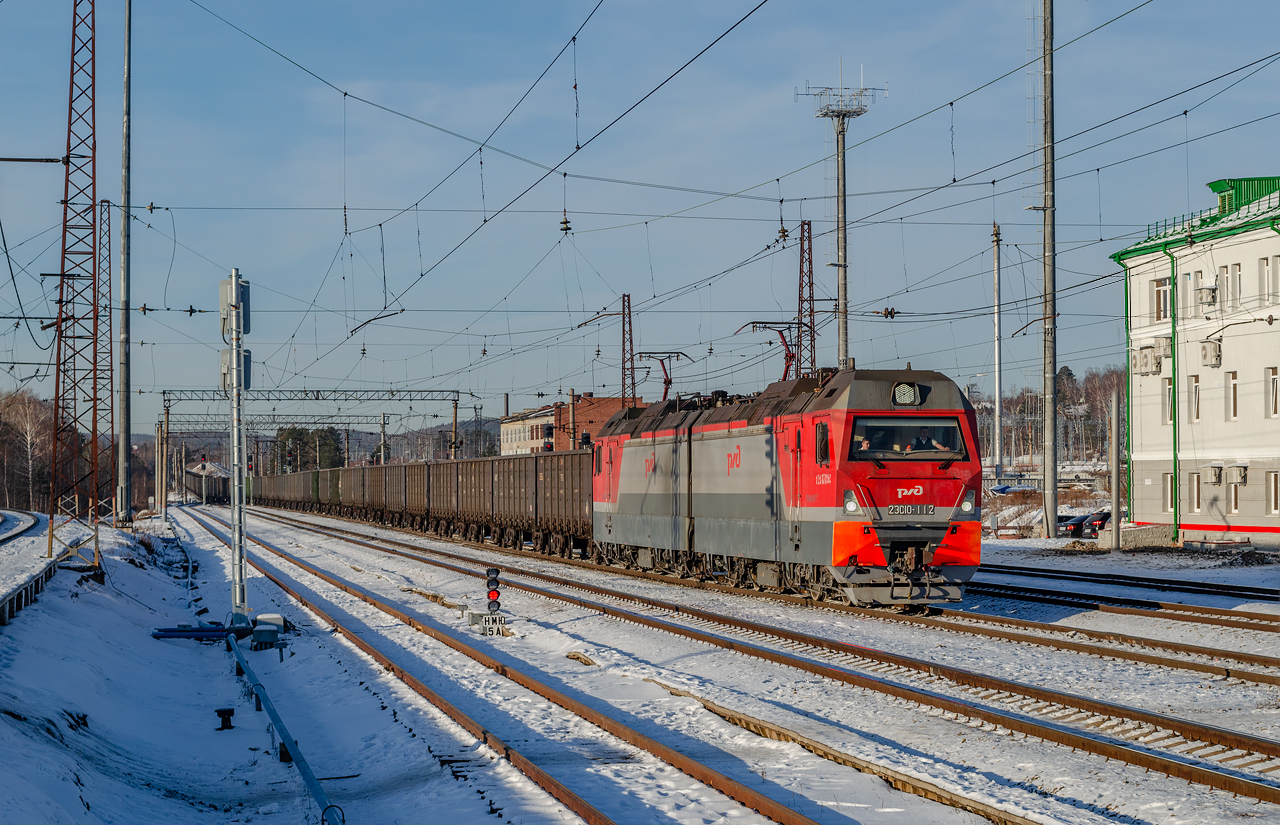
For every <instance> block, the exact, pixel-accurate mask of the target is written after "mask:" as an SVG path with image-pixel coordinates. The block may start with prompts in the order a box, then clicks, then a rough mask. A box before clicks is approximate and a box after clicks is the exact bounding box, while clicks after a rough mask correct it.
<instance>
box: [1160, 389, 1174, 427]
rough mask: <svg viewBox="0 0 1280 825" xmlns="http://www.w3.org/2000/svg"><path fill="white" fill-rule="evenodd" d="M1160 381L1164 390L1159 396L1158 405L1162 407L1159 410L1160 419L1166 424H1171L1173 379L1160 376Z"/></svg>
mask: <svg viewBox="0 0 1280 825" xmlns="http://www.w3.org/2000/svg"><path fill="white" fill-rule="evenodd" d="M1160 383H1161V384H1162V385H1163V387H1164V392H1163V394H1162V396H1161V402H1160V406H1161V407H1162V409H1161V410H1160V414H1161V420H1162V421H1163V422H1164V423H1166V424H1172V423H1173V379H1172V378H1161V379H1160Z"/></svg>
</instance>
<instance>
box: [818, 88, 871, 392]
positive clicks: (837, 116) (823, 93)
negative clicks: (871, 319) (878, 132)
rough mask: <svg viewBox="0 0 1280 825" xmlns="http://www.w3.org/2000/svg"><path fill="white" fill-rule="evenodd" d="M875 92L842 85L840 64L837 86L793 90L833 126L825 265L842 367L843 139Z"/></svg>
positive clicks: (845, 272) (845, 287)
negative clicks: (830, 232) (830, 242)
mask: <svg viewBox="0 0 1280 825" xmlns="http://www.w3.org/2000/svg"><path fill="white" fill-rule="evenodd" d="M877 91H885V90H883V89H868V88H865V87H861V86H860V87H859V88H857V89H850V88H845V86H844V64H843V63H842V64H841V68H840V85H839V86H835V87H831V86H824V87H816V86H815V87H812V88H810V86H809V84H808V83H806V84H805V89H804V92H800V91H799V90H797V91H796V96H797V97H798V96H799V95H801V94H804V95H808V96H812V97H814V98H815V103H816V104H817V107H818V108H817V111H816V112H815V113H814V116H815V117H829V118H831V121H832V123H833V124H834V125H835V129H836V262H835V263H834V264H827V266H834V267H835V268H836V269H837V271H838V273H839V281H838V289H837V290H836V332H837V338H836V340H837V345H836V366H837V367H838V368H839V369H842V370H843V369H848V366H849V364H848V362H849V245H848V231H847V229H848V227H847V221H846V216H845V172H844V169H845V164H844V152H845V147H844V138H845V132H846V131H847V130H848V128H849V120H850V119H851V118H855V117H861V116H862V115H865V114H866V113H867V108H868V106H869V104H870V103H871V101H873V100H875V93H876V92H877ZM886 95H887V92H886Z"/></svg>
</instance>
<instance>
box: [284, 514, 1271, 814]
mask: <svg viewBox="0 0 1280 825" xmlns="http://www.w3.org/2000/svg"><path fill="white" fill-rule="evenodd" d="M303 529H308V530H309V531H310V532H314V533H319V534H321V535H324V534H325V532H326V531H324V530H322V529H318V528H314V527H311V528H303ZM329 535H330V536H332V537H333V538H338V539H340V540H342V541H347V542H349V543H352V544H356V545H359V546H363V547H367V548H369V549H372V550H377V551H379V552H383V553H388V554H390V555H395V556H400V557H403V558H407V559H412V560H414V561H418V562H421V563H427V564H431V565H433V566H437V567H441V568H443V569H449V570H451V571H452V572H456V573H460V574H463V575H468V576H472V577H476V578H483V577H484V574H482V573H480V572H476V571H472V570H468V569H465V568H460V567H457V566H455V565H451V564H447V563H445V562H438V561H433V560H430V559H425V558H422V557H421V556H420V555H417V554H410V553H404V552H401V551H398V550H394V549H391V548H385V547H378V546H376V545H374V544H371V543H369V542H365V541H361V540H358V539H353V538H349V537H343V536H338V535H336V534H329ZM259 543H261V542H259ZM264 546H265V545H264ZM273 552H279V551H273ZM418 552H419V553H422V552H432V553H437V552H439V551H427V550H422V549H419V550H418ZM449 555H452V554H449ZM466 561H467V562H469V563H472V564H474V563H475V561H476V560H474V559H467V560H466ZM295 563H298V562H295ZM508 572H511V571H510V570H508ZM521 573H522V574H523V575H530V576H531V577H536V578H539V579H542V580H545V581H548V582H552V583H555V584H558V585H560V586H566V587H572V588H576V589H582V590H586V591H588V592H593V593H598V594H603V595H607V596H609V597H611V598H617V599H622V600H626V601H632V602H636V603H640V604H643V605H645V606H647V607H652V608H656V609H660V610H667V611H671V612H674V613H679V614H683V615H687V616H691V617H694V618H697V619H701V620H703V621H708V622H712V623H715V624H719V625H723V626H727V627H733V628H736V629H739V630H744V631H746V632H749V633H755V634H760V635H764V636H771V637H774V638H777V639H781V640H784V641H790V642H796V643H800V644H806V645H809V646H812V647H815V648H819V649H824V650H829V651H833V652H837V653H845V654H850V655H854V656H860V657H862V658H866V659H870V660H872V661H878V662H883V663H885V664H891V665H894V666H897V667H903V668H908V669H910V670H915V671H920V672H923V673H927V674H929V675H931V676H935V677H938V678H942V679H946V680H948V681H952V682H955V683H958V684H963V685H967V686H970V687H974V688H979V689H982V690H986V691H994V692H998V693H1001V694H1014V695H1021V696H1025V697H1027V698H1028V699H1034V700H1037V701H1040V702H1046V703H1050V704H1055V705H1060V706H1064V707H1066V708H1076V709H1078V710H1080V711H1084V712H1086V713H1089V714H1091V715H1099V716H1104V717H1112V718H1117V719H1123V720H1132V721H1137V722H1141V723H1143V724H1146V725H1152V726H1154V727H1155V728H1156V729H1158V730H1164V731H1171V732H1173V733H1176V734H1177V735H1178V736H1179V737H1181V738H1184V739H1188V740H1191V741H1194V742H1203V743H1205V744H1206V745H1218V746H1221V747H1225V748H1229V749H1238V750H1245V751H1247V752H1248V753H1256V754H1259V755H1266V756H1268V757H1271V758H1280V742H1275V741H1272V740H1268V739H1261V738H1259V737H1254V736H1250V735H1248V734H1243V733H1240V732H1238V731H1231V730H1225V729H1222V728H1216V727H1212V726H1209V725H1201V724H1198V723H1195V722H1190V721H1187V720H1182V719H1178V718H1176V717H1171V716H1167V715H1164V714H1159V713H1151V712H1148V711H1144V710H1141V709H1138V708H1129V707H1125V706H1122V705H1116V704H1114V703H1110V702H1103V701H1100V700H1095V699H1086V698H1084V697H1079V696H1074V695H1071V694H1066V693H1062V692H1059V691H1055V690H1051V689H1048V688H1038V687H1035V686H1031V685H1024V684H1022V683H1018V682H1013V681H1010V680H1005V679H999V678H995V677H990V676H985V675H982V674H978V673H974V672H972V671H967V670H964V669H962V668H956V667H951V666H948V665H941V664H937V663H934V662H928V661H923V660H919V659H913V658H910V657H906V656H900V655H898V654H892V653H887V652H885V651H879V650H875V649H873V648H865V647H860V646H856V645H849V644H845V643H842V642H834V641H832V640H829V639H822V638H820V637H814V636H808V635H806V634H802V633H793V632H790V631H785V630H781V629H779V628H776V627H772V626H769V625H762V624H758V623H756V622H748V621H744V620H741V619H734V618H731V617H727V616H721V615H719V614H715V613H710V612H708V611H703V610H698V609H696V608H690V607H685V606H683V605H678V604H674V603H671V602H664V601H660V600H657V599H649V598H646V597H641V596H633V595H629V594H624V593H616V592H614V591H610V590H607V589H605V588H599V587H595V586H594V585H587V584H584V583H581V582H572V581H568V580H565V579H559V578H557V577H554V576H546V575H545V574H532V573H526V572H525V571H521ZM507 587H514V588H516V589H521V590H525V591H527V592H530V593H534V594H536V595H539V596H542V597H544V598H551V599H556V600H559V601H564V602H568V603H570V604H574V605H577V606H579V607H583V608H584V609H588V610H594V611H597V612H600V613H603V614H605V615H608V616H612V617H614V618H619V619H623V620H625V621H630V622H633V623H636V624H640V625H644V626H648V627H652V628H655V629H658V630H663V631H666V632H669V633H673V634H675V635H679V636H684V637H686V638H690V639H694V640H697V641H700V642H704V643H707V644H711V645H714V646H716V647H720V648H723V649H726V650H731V651H734V652H738V653H743V654H746V655H750V656H753V657H755V658H759V659H764V660H766V661H771V662H774V663H777V664H782V665H785V666H788V667H795V668H797V669H800V670H804V671H807V672H810V673H814V674H816V675H821V676H825V677H827V678H830V679H833V680H835V681H839V682H844V683H846V684H851V685H854V686H856V687H861V688H865V689H868V690H872V691H875V692H879V693H884V694H887V695H890V696H894V697H895V698H899V699H905V700H907V701H911V702H915V703H917V704H921V705H928V706H932V707H936V708H939V709H941V710H943V711H946V712H950V713H955V714H958V715H961V716H966V717H969V718H974V719H980V720H981V721H983V722H987V723H989V724H992V725H995V726H997V727H1003V728H1006V729H1008V730H1011V731H1015V732H1018V733H1023V734H1025V735H1029V736H1034V737H1036V738H1039V739H1044V740H1046V741H1050V742H1055V743H1057V744H1062V745H1067V746H1069V747H1072V748H1074V749H1079V750H1083V751H1086V752H1089V753H1093V754H1096V755H1099V756H1103V757H1105V758H1108V759H1117V760H1120V761H1122V762H1126V763H1129V764H1132V765H1136V766H1138V767H1143V768H1147V769H1148V770H1156V771H1158V772H1160V773H1164V774H1166V775H1169V776H1173V777H1176V778H1179V779H1186V780H1187V781H1189V782H1196V783H1199V784H1202V785H1207V786H1209V787H1213V788H1218V789H1219V790H1225V791H1229V792H1231V793H1236V794H1242V795H1245V796H1249V797H1251V798H1255V799H1260V800H1262V801H1266V802H1276V803H1280V787H1278V786H1275V785H1270V784H1265V783H1261V782H1257V781H1254V780H1252V779H1248V778H1246V777H1243V776H1238V775H1233V774H1227V773H1223V772H1221V771H1217V770H1212V769H1210V768H1205V767H1201V766H1198V765H1194V764H1190V763H1189V762H1185V761H1182V760H1180V759H1175V758H1172V757H1167V756H1163V755H1160V754H1157V753H1153V752H1151V751H1146V750H1139V749H1138V748H1136V747H1132V746H1130V745H1128V744H1127V743H1125V744H1122V743H1119V742H1115V741H1103V740H1100V739H1096V738H1094V737H1091V736H1086V735H1084V734H1082V733H1079V732H1077V731H1075V730H1072V729H1070V728H1067V727H1065V726H1062V725H1057V724H1052V723H1047V722H1035V721H1032V720H1030V719H1027V718H1025V717H1022V716H1019V715H1016V714H1011V713H1006V712H1003V711H998V710H994V709H992V708H989V707H984V706H980V705H977V704H975V703H972V702H968V701H964V700H959V699H953V698H950V697H946V696H941V695H939V694H936V693H933V692H931V691H926V690H922V689H919V688H912V687H908V686H905V685H901V684H898V683H895V682H891V681H888V680H885V679H880V678H877V677H872V676H865V675H862V674H857V673H852V672H849V671H846V670H842V669H838V668H833V667H830V666H828V665H823V664H819V663H816V662H812V661H809V660H805V659H800V658H797V657H795V656H791V655H789V654H786V653H781V652H779V651H775V650H770V649H768V648H763V647H760V646H758V645H754V644H750V643H744V642H737V641H733V640H729V639H724V638H722V637H718V636H713V635H710V634H706V633H702V632H700V631H697V630H694V629H691V628H687V627H684V626H681V625H678V624H674V623H671V622H667V621H664V620H661V619H655V618H652V617H648V616H643V615H640V614H637V613H633V612H631V611H628V610H622V609H619V608H615V607H611V606H609V605H603V604H599V603H597V602H591V601H588V600H586V599H580V598H578V597H575V596H570V595H566V594H563V593H554V592H551V591H547V590H544V589H543V588H539V587H533V586H531V585H527V584H521V583H519V582H513V581H510V580H508V581H507ZM1152 733H1154V731H1152ZM1184 744H1186V743H1184ZM1191 750H1199V748H1194V749H1191Z"/></svg>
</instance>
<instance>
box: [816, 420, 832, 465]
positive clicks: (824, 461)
mask: <svg viewBox="0 0 1280 825" xmlns="http://www.w3.org/2000/svg"><path fill="white" fill-rule="evenodd" d="M813 441H814V452H815V453H816V455H815V458H816V459H817V461H818V463H819V464H821V465H822V466H824V467H825V466H827V465H828V464H830V463H831V440H830V436H829V434H828V432H827V422H825V421H819V422H818V423H817V424H815V425H814V427H813Z"/></svg>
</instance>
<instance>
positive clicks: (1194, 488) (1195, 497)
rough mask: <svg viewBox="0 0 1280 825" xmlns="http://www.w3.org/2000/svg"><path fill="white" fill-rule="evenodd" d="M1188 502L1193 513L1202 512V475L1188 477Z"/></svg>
mask: <svg viewBox="0 0 1280 825" xmlns="http://www.w3.org/2000/svg"><path fill="white" fill-rule="evenodd" d="M1187 500H1188V502H1189V504H1190V507H1191V512H1193V513H1198V512H1200V474H1199V473H1191V474H1189V475H1188V476H1187Z"/></svg>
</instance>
